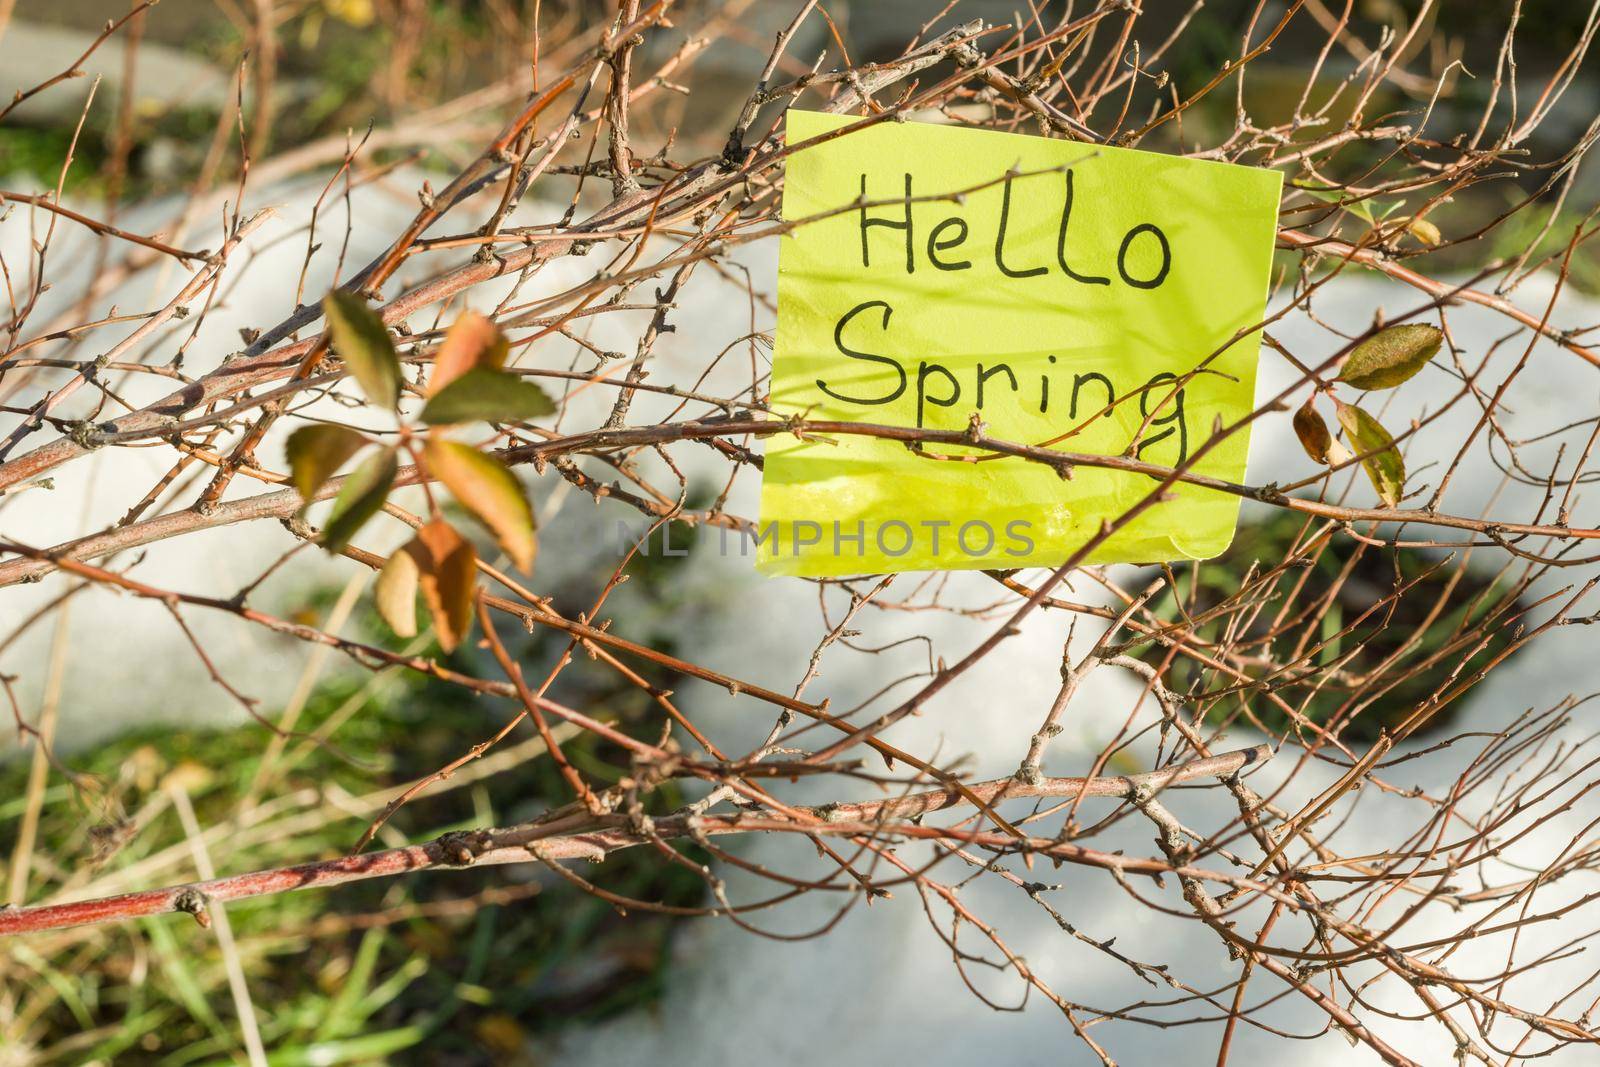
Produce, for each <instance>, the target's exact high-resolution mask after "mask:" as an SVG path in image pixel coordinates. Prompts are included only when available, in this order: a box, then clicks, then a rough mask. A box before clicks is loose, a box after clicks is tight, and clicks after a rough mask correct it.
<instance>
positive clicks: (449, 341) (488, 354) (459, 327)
mask: <svg viewBox="0 0 1600 1067" xmlns="http://www.w3.org/2000/svg"><path fill="white" fill-rule="evenodd" d="M510 350H511V346H510V343H509V342H508V341H507V340H506V335H505V334H503V333H501V332H500V327H498V326H496V325H495V324H494V323H493V322H491V321H490V320H489V319H486V318H484V317H483V316H482V315H480V314H478V313H477V312H476V311H468V312H466V313H464V314H463V315H462V316H461V317H460V318H458V319H456V321H455V323H454V324H453V325H451V327H450V330H449V332H447V333H446V334H445V335H444V343H443V344H441V345H440V346H439V348H438V350H437V351H435V352H434V354H433V376H432V377H431V378H429V379H428V395H429V396H432V395H433V394H435V393H437V392H438V391H439V390H441V389H443V388H444V387H445V386H447V385H449V384H450V383H451V382H453V381H455V380H456V379H457V378H459V377H461V376H462V375H463V374H465V373H467V371H469V370H472V369H473V368H474V367H486V368H488V369H489V370H499V369H500V368H501V367H503V366H505V365H506V354H507V353H508V352H510Z"/></svg>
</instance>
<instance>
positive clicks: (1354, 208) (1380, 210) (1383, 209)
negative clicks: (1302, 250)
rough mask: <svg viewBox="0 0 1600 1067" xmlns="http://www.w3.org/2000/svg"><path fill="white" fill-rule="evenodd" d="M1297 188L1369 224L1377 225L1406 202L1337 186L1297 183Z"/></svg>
mask: <svg viewBox="0 0 1600 1067" xmlns="http://www.w3.org/2000/svg"><path fill="white" fill-rule="evenodd" d="M1295 188H1296V189H1298V190H1300V191H1301V192H1302V193H1305V194H1306V195H1307V196H1309V197H1312V198H1314V199H1317V200H1321V201H1322V202H1323V203H1324V204H1333V205H1334V206H1335V207H1339V208H1342V209H1343V210H1345V211H1348V212H1349V213H1350V214H1352V215H1354V216H1355V217H1356V218H1358V219H1360V220H1361V221H1362V222H1365V223H1366V224H1367V225H1369V226H1376V225H1377V224H1378V223H1379V222H1380V221H1382V220H1383V219H1386V218H1388V217H1389V216H1390V215H1392V214H1394V213H1395V211H1397V210H1399V208H1400V207H1401V205H1402V204H1403V203H1404V201H1402V200H1388V201H1384V200H1373V199H1371V198H1370V197H1362V196H1360V195H1359V194H1356V193H1352V192H1351V191H1350V190H1349V189H1345V188H1340V187H1336V186H1319V185H1296V186H1295ZM1374 209H1377V214H1373V210H1374Z"/></svg>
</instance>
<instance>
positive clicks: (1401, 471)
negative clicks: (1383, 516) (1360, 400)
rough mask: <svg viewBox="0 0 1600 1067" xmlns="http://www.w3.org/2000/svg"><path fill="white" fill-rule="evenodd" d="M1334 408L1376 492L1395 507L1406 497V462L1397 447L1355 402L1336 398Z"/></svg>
mask: <svg viewBox="0 0 1600 1067" xmlns="http://www.w3.org/2000/svg"><path fill="white" fill-rule="evenodd" d="M1334 407H1335V409H1336V410H1337V411H1338V413H1339V423H1340V424H1341V425H1342V426H1343V427H1344V432H1345V433H1346V434H1348V435H1349V436H1350V444H1351V446H1352V447H1353V448H1354V449H1355V451H1356V454H1357V455H1360V456H1362V457H1363V458H1362V460H1361V466H1363V467H1364V468H1366V471H1367V477H1368V478H1369V479H1371V481H1372V488H1374V489H1376V490H1377V491H1378V496H1379V497H1381V498H1382V499H1383V502H1384V503H1385V504H1387V505H1389V506H1390V507H1391V508H1392V507H1397V506H1398V505H1399V504H1400V500H1401V498H1402V497H1403V496H1405V485H1406V464H1405V460H1404V459H1402V458H1401V456H1400V450H1399V449H1398V448H1396V447H1394V438H1393V437H1391V436H1390V435H1389V431H1388V430H1385V429H1384V428H1383V425H1382V424H1381V423H1379V422H1378V420H1377V419H1375V418H1373V417H1372V416H1371V415H1369V414H1367V413H1366V412H1365V411H1363V410H1362V409H1361V408H1358V407H1356V406H1355V405H1354V404H1341V403H1339V402H1338V401H1337V400H1335V401H1334ZM1367 453H1371V454H1370V455H1368V454H1367Z"/></svg>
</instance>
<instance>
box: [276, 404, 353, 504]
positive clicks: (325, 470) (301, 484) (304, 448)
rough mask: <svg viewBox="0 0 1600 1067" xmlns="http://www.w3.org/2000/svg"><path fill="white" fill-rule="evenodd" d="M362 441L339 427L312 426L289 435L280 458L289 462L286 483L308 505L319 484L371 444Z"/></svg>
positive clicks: (316, 424)
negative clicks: (298, 491) (296, 490)
mask: <svg viewBox="0 0 1600 1067" xmlns="http://www.w3.org/2000/svg"><path fill="white" fill-rule="evenodd" d="M371 443H372V442H371V441H369V440H368V439H367V438H366V437H364V436H362V435H361V434H359V433H356V432H355V431H354V430H351V429H346V428H345V427H343V426H333V425H330V424H328V423H321V422H319V423H315V424H313V425H310V426H302V427H300V428H299V429H298V430H296V431H295V432H294V433H292V434H290V435H289V440H288V443H287V444H285V445H284V449H283V454H284V456H285V458H287V459H288V461H289V474H290V480H291V481H292V482H293V483H294V487H295V488H296V489H298V490H300V497H301V499H303V500H304V501H305V502H306V503H307V504H309V503H311V501H312V500H313V499H315V497H316V495H317V490H318V489H321V488H322V483H323V482H326V481H327V480H328V479H329V478H332V477H333V473H334V471H337V470H338V469H339V468H340V467H342V466H344V463H345V460H347V459H349V458H350V457H351V456H353V455H355V454H356V453H357V452H359V451H361V449H362V448H363V447H364V446H366V445H369V444H371Z"/></svg>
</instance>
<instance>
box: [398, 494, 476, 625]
mask: <svg viewBox="0 0 1600 1067" xmlns="http://www.w3.org/2000/svg"><path fill="white" fill-rule="evenodd" d="M404 551H405V552H407V553H408V554H410V556H411V558H412V559H413V560H415V561H416V564H417V572H418V577H419V580H420V584H421V587H422V599H423V601H424V602H425V603H426V604H427V605H428V611H429V613H430V614H432V616H433V630H434V633H436V634H437V635H438V637H439V645H440V647H442V648H443V649H444V650H445V651H446V652H453V651H454V650H455V648H456V646H457V645H459V644H461V641H462V639H463V638H465V637H466V636H467V632H468V631H469V630H471V629H472V597H473V593H474V591H475V590H476V589H477V586H478V571H477V566H478V554H477V553H476V552H474V551H473V550H472V544H471V543H470V542H468V541H467V540H466V539H465V538H463V537H462V536H461V535H460V534H458V533H456V531H455V527H453V526H451V525H450V524H449V523H448V522H445V521H444V520H442V519H436V520H434V521H433V522H430V523H428V524H427V525H426V526H424V527H422V529H420V530H418V531H417V536H416V537H415V538H413V539H412V540H411V541H410V543H408V544H407V545H406V547H405V549H404Z"/></svg>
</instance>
